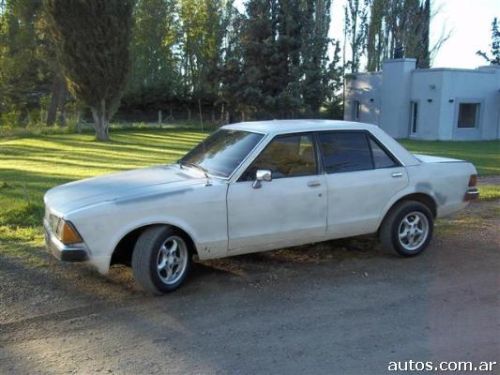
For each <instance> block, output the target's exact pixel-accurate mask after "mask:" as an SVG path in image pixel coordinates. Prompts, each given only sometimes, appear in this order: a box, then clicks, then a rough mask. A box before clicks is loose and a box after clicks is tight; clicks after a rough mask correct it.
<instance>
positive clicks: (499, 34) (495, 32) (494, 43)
mask: <svg viewBox="0 0 500 375" xmlns="http://www.w3.org/2000/svg"><path fill="white" fill-rule="evenodd" d="M476 54H477V55H479V56H481V57H483V58H484V59H485V60H486V61H488V62H489V63H490V64H496V65H500V25H499V22H498V18H496V17H495V18H493V21H492V22H491V56H488V54H487V53H486V52H483V51H477V52H476Z"/></svg>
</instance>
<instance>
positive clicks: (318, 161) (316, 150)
mask: <svg viewBox="0 0 500 375" xmlns="http://www.w3.org/2000/svg"><path fill="white" fill-rule="evenodd" d="M304 135H306V136H307V135H308V136H310V137H311V140H312V146H313V151H314V161H315V162H316V171H315V173H314V174H312V175H307V176H318V175H320V174H322V171H323V165H322V163H321V157H320V151H319V148H318V146H319V144H318V142H317V139H316V132H314V131H305V132H297V133H293V132H292V133H283V134H276V135H275V136H274V137H272V138H271V139H270V140H269V142H267V144H266V146H265V147H264V148H263V149H262V150H261V151H260V152H259V154H258V155H257V156H255V157H254V158H253V160H252V161H251V162H250V164H249V165H248V167H246V168H245V170H244V171H243V172H242V173H241V174H240V175H239V176H238V178H237V179H236V182H249V181H250V180H247V179H242V178H244V177H245V176H246V174H247V172H248V170H249V169H250V168H251V167H252V165H253V163H254V162H255V161H256V160H257V159H258V158H259V157H260V156H261V155H262V154H263V153H264V152H266V150H267V148H268V147H269V146H270V145H271V144H272V143H273V142H274V141H275V140H276V139H278V138H285V137H291V136H298V137H301V136H304ZM307 176H291V177H280V178H278V179H279V180H284V179H288V178H299V177H307ZM273 180H274V178H273Z"/></svg>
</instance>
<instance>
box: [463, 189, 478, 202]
mask: <svg viewBox="0 0 500 375" xmlns="http://www.w3.org/2000/svg"><path fill="white" fill-rule="evenodd" d="M478 198H479V190H478V189H477V188H476V187H470V188H468V189H467V191H466V192H465V196H464V201H466V202H468V201H472V200H475V199H478Z"/></svg>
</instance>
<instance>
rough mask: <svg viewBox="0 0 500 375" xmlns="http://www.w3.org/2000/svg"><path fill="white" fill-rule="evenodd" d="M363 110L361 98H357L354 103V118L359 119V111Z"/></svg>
mask: <svg viewBox="0 0 500 375" xmlns="http://www.w3.org/2000/svg"><path fill="white" fill-rule="evenodd" d="M360 112H361V103H360V102H359V100H355V101H354V102H353V103H352V118H353V120H359V113H360Z"/></svg>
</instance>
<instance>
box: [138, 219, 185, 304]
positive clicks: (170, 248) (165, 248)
mask: <svg viewBox="0 0 500 375" xmlns="http://www.w3.org/2000/svg"><path fill="white" fill-rule="evenodd" d="M190 269H191V249H190V248H189V246H188V244H187V242H186V240H185V238H184V237H183V236H182V235H181V234H180V233H178V232H177V231H176V230H175V229H174V228H172V227H169V226H155V227H151V228H148V229H146V230H145V231H144V232H143V233H142V234H141V235H140V236H139V239H138V240H137V243H136V244H135V247H134V252H133V254H132V270H133V273H134V278H135V280H136V282H137V283H138V284H139V285H140V286H141V287H142V288H143V289H144V290H145V291H147V292H149V293H152V294H163V293H167V292H171V291H173V290H175V289H177V288H178V287H179V286H180V285H181V284H182V283H183V282H184V280H185V279H186V277H187V275H188V273H189V270H190Z"/></svg>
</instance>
